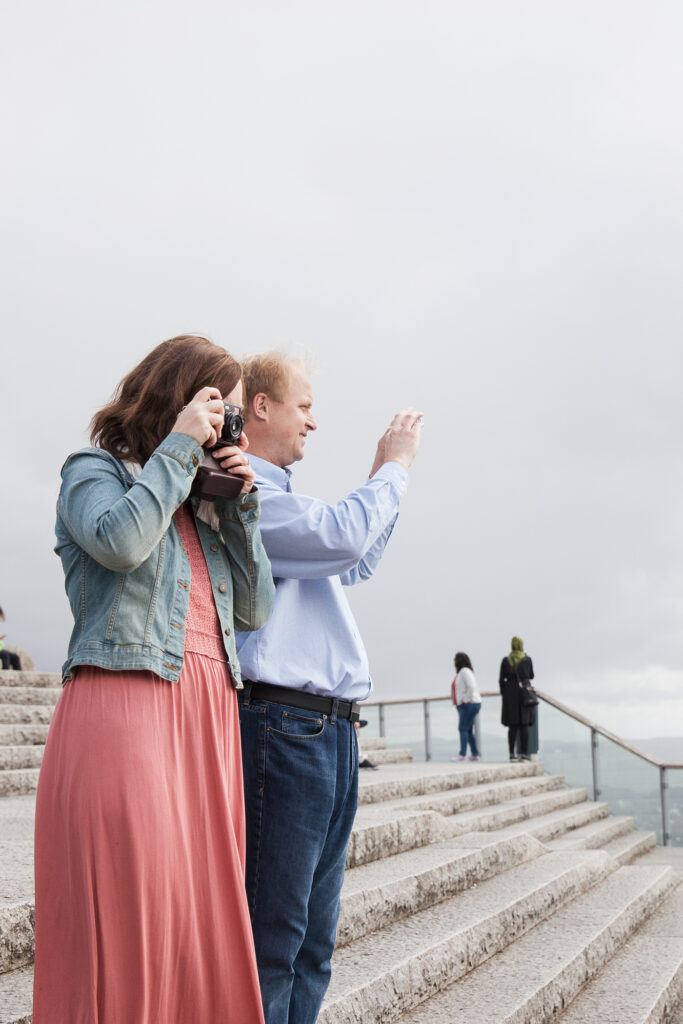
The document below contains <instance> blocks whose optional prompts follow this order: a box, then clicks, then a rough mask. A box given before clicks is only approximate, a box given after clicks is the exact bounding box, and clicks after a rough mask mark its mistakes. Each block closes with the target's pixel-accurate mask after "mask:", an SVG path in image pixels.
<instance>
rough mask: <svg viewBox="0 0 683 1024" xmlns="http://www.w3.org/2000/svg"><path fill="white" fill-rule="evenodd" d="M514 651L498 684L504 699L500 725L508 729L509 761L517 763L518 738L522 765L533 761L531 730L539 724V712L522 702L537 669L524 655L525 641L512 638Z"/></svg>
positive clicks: (505, 662)
mask: <svg viewBox="0 0 683 1024" xmlns="http://www.w3.org/2000/svg"><path fill="white" fill-rule="evenodd" d="M511 647H512V650H511V651H510V653H509V654H508V656H507V657H506V658H503V660H502V662H501V665H500V678H499V680H498V683H499V686H500V693H501V696H502V698H503V707H502V714H501V722H502V723H503V725H506V726H507V729H508V747H509V750H510V760H511V761H517V760H519V759H518V758H517V755H516V754H515V746H516V744H517V737H518V736H519V745H520V748H521V752H522V756H521V760H522V761H530V760H531V758H530V757H529V726H530V725H533V724H534V722H535V721H536V708H535V707H525V705H524V704H523V702H522V698H523V696H524V688H525V687H527V686H528V685H529V683H530V681H531V680H532V679H533V678H534V666H533V664H532V662H531V658H530V657H529V656H528V655H527V654H525V653H524V641H523V640H522V639H521V637H518V636H513V638H512V644H511Z"/></svg>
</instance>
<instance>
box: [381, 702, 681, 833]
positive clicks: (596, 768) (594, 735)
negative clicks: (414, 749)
mask: <svg viewBox="0 0 683 1024" xmlns="http://www.w3.org/2000/svg"><path fill="white" fill-rule="evenodd" d="M536 693H537V694H538V697H539V700H542V701H545V703H546V704H550V706H551V707H554V708H555V709H556V710H557V711H560V712H561V713H562V714H564V715H568V717H569V718H573V719H574V721H575V722H579V723H580V724H581V725H583V726H585V727H586V728H587V729H590V738H591V766H592V774H593V799H594V800H596V801H597V800H599V799H600V793H601V789H600V755H599V742H598V737H599V736H604V738H605V739H607V740H609V741H610V743H615V744H616V745H617V746H618V747H621V748H622V749H623V750H626V751H627V752H628V753H629V754H633V755H635V757H639V758H641V760H643V761H647V763H648V764H650V765H652V766H653V768H657V769H658V771H659V804H660V810H661V814H662V838H663V842H664V845H665V846H670V845H671V833H670V830H669V799H668V792H669V778H668V772H669V769H683V764H680V763H677V762H673V761H660V760H659V759H658V758H656V757H652V756H651V755H650V754H646V753H645V751H643V750H639V749H638V747H634V746H633V744H632V743H627V742H626V740H624V739H622V737H621V736H617V735H615V733H613V732H610V731H609V729H604V728H603V727H602V726H601V725H597V723H596V722H592V721H591V720H590V719H589V718H586V717H585V716H584V715H580V714H579V713H578V711H573V710H572V709H571V708H568V707H567V705H566V704H563V703H562V702H561V701H559V700H556V699H555V698H554V697H551V696H550V695H549V694H547V693H542V692H541V691H540V690H536ZM499 696H500V693H499V691H498V690H487V691H485V692H483V693H482V697H499ZM436 701H450V697H447V696H441V697H418V698H412V699H411V698H400V699H398V700H375V701H368V703H367V704H364V705H363V706H364V707H376V708H377V711H378V715H379V734H380V736H384V735H385V734H386V728H385V725H386V723H385V719H384V708H385V707H386V706H387V705H388V704H391V705H394V704H422V715H423V719H424V738H425V759H426V760H427V761H431V759H432V752H431V747H432V744H431V714H430V708H429V706H430V704H433V703H435V702H436ZM475 728H476V727H475Z"/></svg>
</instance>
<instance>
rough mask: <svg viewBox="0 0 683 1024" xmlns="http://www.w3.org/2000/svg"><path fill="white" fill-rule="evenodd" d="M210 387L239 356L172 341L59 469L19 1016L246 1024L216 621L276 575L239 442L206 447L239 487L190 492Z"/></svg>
mask: <svg viewBox="0 0 683 1024" xmlns="http://www.w3.org/2000/svg"><path fill="white" fill-rule="evenodd" d="M223 398H226V399H227V400H228V401H230V402H231V403H233V404H235V405H240V404H241V402H242V383H241V370H240V366H239V363H237V362H236V360H234V359H233V358H232V357H231V356H230V355H229V354H228V353H227V352H226V351H225V349H223V348H220V347H219V346H218V345H214V344H213V343H212V342H210V341H208V340H207V339H206V338H200V337H195V336H192V335H189V336H181V337H177V338H172V339H171V340H170V341H166V342H163V343H162V344H161V345H159V346H157V348H155V349H154V350H153V351H152V352H151V353H150V354H149V355H148V356H147V357H146V358H145V359H143V360H142V362H141V363H140V364H139V365H138V366H137V367H135V369H134V370H132V371H131V372H130V373H129V374H128V376H127V377H125V378H124V379H123V381H122V382H121V384H120V385H119V387H118V389H117V391H116V393H115V395H114V398H113V399H112V401H111V403H110V404H109V405H107V406H106V407H105V408H104V409H102V410H101V411H100V412H99V413H97V414H96V415H95V417H94V419H93V422H92V434H91V437H92V442H93V444H94V445H96V447H93V448H88V449H84V450H82V451H79V452H77V453H76V454H75V455H71V456H70V457H69V458H68V459H67V461H66V463H65V464H64V467H63V469H62V487H61V490H60V493H59V501H58V505H57V526H56V533H57V546H56V548H55V550H56V552H57V553H58V554H59V556H60V558H61V560H62V565H63V568H64V573H65V576H66V591H67V594H68V597H69V601H70V603H71V608H72V611H73V615H74V619H75V625H74V630H73V633H72V635H71V641H70V644H69V652H68V658H67V660H66V663H65V665H64V669H63V680H64V690H63V692H62V695H61V697H60V700H59V703H58V704H57V708H56V711H55V714H54V718H53V720H52V725H51V727H50V732H49V735H48V739H47V744H46V749H45V757H44V759H43V765H42V769H41V773H40V782H39V785H38V795H37V807H36V837H35V846H36V859H35V870H36V960H35V987H34V1009H33V1021H34V1024H75V1022H76V1021H97V1022H98V1024H124V1022H125V1024H149V1022H151V1021H163V1022H165V1024H180V1022H183V1021H187V1022H189V1021H198V1022H199V1021H201V1022H208V1021H221V1022H222V1024H224V1022H225V1024H227V1022H230V1024H259V1022H262V1021H263V1013H262V1008H261V998H260V991H259V982H258V972H257V968H256V957H255V954H254V946H253V939H252V935H251V926H250V920H249V909H248V906H247V900H246V894H245V891H244V858H245V825H244V798H243V788H242V764H241V755H240V734H239V721H238V709H237V698H236V688H239V687H240V686H241V685H242V684H241V678H240V667H239V662H238V660H237V654H236V650H235V643H234V629H235V626H239V627H240V629H243V630H250V629H258V628H259V627H261V626H263V624H264V623H265V621H266V619H267V618H268V615H269V614H270V611H271V608H272V604H273V596H274V586H273V580H272V575H271V571H270V565H269V563H268V559H267V557H266V554H265V551H264V550H263V546H262V544H261V538H260V536H259V530H258V519H259V496H258V493H257V492H256V490H255V489H254V486H253V484H254V473H253V470H252V469H251V467H250V466H249V463H248V460H247V458H246V455H245V454H244V449H245V447H246V444H247V441H246V437H243V438H242V439H241V440H240V443H239V446H234V447H230V448H226V447H221V454H222V456H223V462H224V465H226V466H228V467H229V468H230V470H231V471H232V473H234V474H235V475H237V476H238V477H240V478H241V479H242V488H241V493H240V494H239V495H238V496H237V497H235V498H232V499H222V500H218V501H216V502H215V506H210V507H203V504H204V503H202V505H198V502H197V499H196V498H190V499H189V500H188V497H189V493H190V487H191V485H192V482H193V480H194V477H195V474H196V471H197V467H198V465H199V463H200V461H201V459H202V456H203V454H204V452H203V447H202V446H203V445H207V446H211V445H213V444H214V443H215V442H216V439H217V435H218V434H219V433H220V431H221V428H222V425H223V419H224V406H223V401H222V399H223ZM206 504H207V505H208V503H206ZM208 520H210V521H211V522H213V523H214V525H217V526H218V529H215V530H214V529H213V528H212V527H211V526H209V525H208V522H207V521H208Z"/></svg>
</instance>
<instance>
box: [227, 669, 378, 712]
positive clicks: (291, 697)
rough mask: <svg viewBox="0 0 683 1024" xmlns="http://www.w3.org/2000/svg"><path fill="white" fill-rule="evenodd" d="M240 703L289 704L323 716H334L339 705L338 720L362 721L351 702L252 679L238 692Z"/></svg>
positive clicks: (245, 682) (246, 680) (356, 705)
mask: <svg viewBox="0 0 683 1024" xmlns="http://www.w3.org/2000/svg"><path fill="white" fill-rule="evenodd" d="M237 694H238V697H239V699H240V701H242V702H244V701H247V700H251V699H252V698H253V699H254V700H267V701H270V702H271V703H273V704H288V705H289V707H291V708H303V709H304V711H319V712H320V713H321V714H323V715H332V710H333V705H334V704H335V703H336V705H337V712H336V717H337V718H348V719H349V721H351V722H357V721H358V720H359V719H360V708H359V706H358V704H354V703H353V701H350V700H338V701H336V702H335V700H334V698H333V697H318V696H317V695H316V694H315V693H304V692H303V691H302V690H290V689H289V687H288V686H273V685H272V684H271V683H254V682H252V680H251V679H245V680H244V689H243V690H238V691H237Z"/></svg>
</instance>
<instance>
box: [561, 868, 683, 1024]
mask: <svg viewBox="0 0 683 1024" xmlns="http://www.w3.org/2000/svg"><path fill="white" fill-rule="evenodd" d="M681 1000H683V886H679V887H678V889H677V890H676V891H675V892H674V893H673V894H672V895H671V896H669V898H668V899H666V900H665V901H664V902H663V903H662V904H660V906H659V907H658V908H657V909H656V910H655V911H654V913H653V914H652V915H651V917H650V918H649V920H648V921H647V922H646V923H645V924H644V925H643V927H642V928H640V929H639V930H638V931H637V932H636V933H635V935H634V936H633V937H632V938H630V939H629V940H628V941H627V942H626V943H625V944H624V945H623V946H622V947H621V949H620V950H618V951H617V952H616V953H615V955H614V956H613V957H612V959H611V960H610V961H609V963H608V964H606V966H605V967H603V969H602V970H601V971H600V973H599V974H598V975H597V977H595V978H594V979H593V980H592V981H590V982H589V983H588V984H587V985H586V986H585V988H583V989H582V991H581V992H580V993H579V994H578V996H576V998H575V999H574V1000H573V1002H572V1003H571V1005H570V1006H569V1008H568V1009H567V1010H566V1011H565V1012H564V1013H563V1014H562V1015H561V1017H560V1022H561V1024H585V1022H586V1021H600V1024H663V1022H666V1021H669V1020H671V1017H672V1015H673V1013H674V1011H675V1009H676V1007H677V1006H678V1005H679V1003H680V1002H681Z"/></svg>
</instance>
